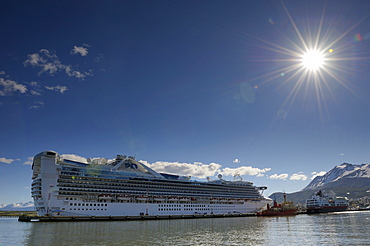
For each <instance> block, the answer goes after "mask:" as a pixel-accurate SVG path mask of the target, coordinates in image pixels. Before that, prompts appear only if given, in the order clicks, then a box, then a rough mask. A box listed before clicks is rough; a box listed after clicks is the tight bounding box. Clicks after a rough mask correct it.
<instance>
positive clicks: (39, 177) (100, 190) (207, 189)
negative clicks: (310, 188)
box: [32, 151, 271, 217]
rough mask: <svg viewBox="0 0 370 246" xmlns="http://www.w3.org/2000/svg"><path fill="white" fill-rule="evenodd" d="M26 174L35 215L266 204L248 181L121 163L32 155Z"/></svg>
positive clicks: (188, 211)
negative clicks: (203, 178) (186, 176)
mask: <svg viewBox="0 0 370 246" xmlns="http://www.w3.org/2000/svg"><path fill="white" fill-rule="evenodd" d="M120 161H121V162H120ZM125 161H126V162H125ZM124 164H125V165H126V166H124ZM144 168H145V169H144ZM32 169H33V171H34V173H33V180H34V181H33V183H32V196H33V198H34V201H35V207H36V210H37V213H38V215H39V216H44V215H47V216H76V217H78V216H143V215H149V216H168V215H195V214H230V213H241V214H245V213H255V212H257V211H259V210H260V209H261V208H263V207H264V206H266V204H267V203H270V202H271V199H269V198H264V197H263V196H262V195H260V194H259V189H258V188H257V187H254V186H252V183H250V182H245V181H233V182H232V181H223V180H221V181H220V182H218V181H217V182H195V181H188V180H183V179H181V178H176V179H175V178H164V177H163V175H164V176H165V174H163V175H160V174H158V173H156V172H155V171H153V170H151V169H149V168H147V167H146V166H144V165H142V164H140V163H138V162H133V160H131V161H130V162H128V161H127V159H122V160H121V159H117V160H116V161H115V162H114V163H113V164H107V165H105V164H104V165H100V166H99V165H89V164H83V163H77V162H73V161H68V160H63V159H61V158H60V157H59V155H58V154H57V153H55V152H52V151H47V152H42V153H40V154H38V155H36V156H35V158H34V163H33V165H32ZM112 169H115V170H113V171H112ZM131 169H134V170H131ZM97 170H99V172H97ZM121 170H123V171H121ZM113 175H115V176H114V177H113ZM170 176H171V175H170ZM172 176H173V175H172ZM177 177H178V176H177ZM263 188H265V187H263Z"/></svg>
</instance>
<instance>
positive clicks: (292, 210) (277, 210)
mask: <svg viewBox="0 0 370 246" xmlns="http://www.w3.org/2000/svg"><path fill="white" fill-rule="evenodd" d="M297 213H298V209H297V207H296V206H295V205H294V204H293V202H287V201H286V194H285V193H284V202H283V203H281V204H278V203H277V202H276V200H274V205H273V206H272V207H270V204H267V209H266V210H262V211H260V212H257V215H260V216H287V215H296V214H297Z"/></svg>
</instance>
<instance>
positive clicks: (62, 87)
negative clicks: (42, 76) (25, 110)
mask: <svg viewBox="0 0 370 246" xmlns="http://www.w3.org/2000/svg"><path fill="white" fill-rule="evenodd" d="M45 88H46V89H48V90H51V91H59V92H60V93H62V94H63V93H64V92H65V91H66V90H68V88H67V86H61V85H57V86H45Z"/></svg>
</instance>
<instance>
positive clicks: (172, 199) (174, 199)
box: [168, 197, 179, 202]
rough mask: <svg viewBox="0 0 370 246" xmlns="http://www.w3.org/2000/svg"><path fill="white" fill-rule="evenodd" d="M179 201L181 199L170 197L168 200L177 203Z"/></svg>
mask: <svg viewBox="0 0 370 246" xmlns="http://www.w3.org/2000/svg"><path fill="white" fill-rule="evenodd" d="M178 200H179V198H177V197H169V198H168V201H170V202H177V201H178Z"/></svg>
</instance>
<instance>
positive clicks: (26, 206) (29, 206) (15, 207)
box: [0, 201, 35, 211]
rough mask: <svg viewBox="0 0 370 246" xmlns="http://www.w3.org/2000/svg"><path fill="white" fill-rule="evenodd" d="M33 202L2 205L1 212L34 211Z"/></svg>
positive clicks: (0, 206)
mask: <svg viewBox="0 0 370 246" xmlns="http://www.w3.org/2000/svg"><path fill="white" fill-rule="evenodd" d="M34 210H35V205H34V203H33V202H31V201H30V202H19V203H11V204H0V211H34Z"/></svg>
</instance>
